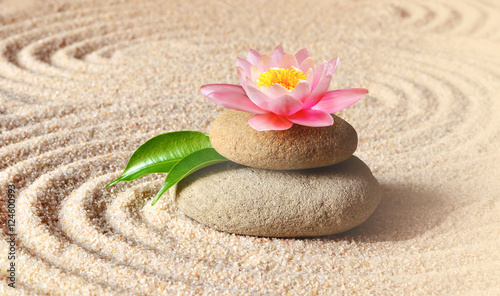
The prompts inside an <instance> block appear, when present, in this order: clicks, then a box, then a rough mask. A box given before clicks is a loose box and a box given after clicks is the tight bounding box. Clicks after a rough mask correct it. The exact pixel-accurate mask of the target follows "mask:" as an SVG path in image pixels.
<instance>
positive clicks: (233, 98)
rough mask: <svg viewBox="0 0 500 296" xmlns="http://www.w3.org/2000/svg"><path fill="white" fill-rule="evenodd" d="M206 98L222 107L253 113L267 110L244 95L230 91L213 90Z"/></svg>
mask: <svg viewBox="0 0 500 296" xmlns="http://www.w3.org/2000/svg"><path fill="white" fill-rule="evenodd" d="M207 99H209V100H210V101H212V102H214V103H216V104H217V105H221V106H223V107H226V108H229V109H233V110H238V111H244V112H249V113H255V114H262V113H266V112H267V111H265V110H262V109H261V108H259V107H257V105H255V104H254V103H253V102H252V101H250V99H249V98H248V97H247V96H246V95H242V94H238V93H232V92H217V91H216V92H213V93H210V94H209V95H208V96H207Z"/></svg>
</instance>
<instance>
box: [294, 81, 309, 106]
mask: <svg viewBox="0 0 500 296" xmlns="http://www.w3.org/2000/svg"><path fill="white" fill-rule="evenodd" d="M310 92H311V83H309V81H307V80H300V81H299V83H297V85H296V86H295V88H294V89H292V90H291V91H290V96H292V97H294V98H296V99H297V100H299V101H301V102H304V101H305V99H306V98H307V96H308V95H309V93H310Z"/></svg>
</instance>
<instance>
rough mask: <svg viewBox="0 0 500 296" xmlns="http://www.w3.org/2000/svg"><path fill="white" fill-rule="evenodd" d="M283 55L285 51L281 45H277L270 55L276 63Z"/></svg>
mask: <svg viewBox="0 0 500 296" xmlns="http://www.w3.org/2000/svg"><path fill="white" fill-rule="evenodd" d="M284 55H285V51H284V50H283V47H281V45H278V46H276V48H275V49H274V51H273V53H272V54H271V57H272V58H273V60H274V61H275V62H276V64H278V63H279V62H280V60H281V59H282V58H283V56H284Z"/></svg>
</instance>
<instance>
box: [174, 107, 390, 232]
mask: <svg viewBox="0 0 500 296" xmlns="http://www.w3.org/2000/svg"><path fill="white" fill-rule="evenodd" d="M251 116H252V114H249V113H245V112H239V111H234V110H228V111H226V112H224V113H223V114H222V115H221V116H219V118H217V119H216V120H215V122H214V123H213V124H212V126H211V129H210V141H211V143H212V146H213V147H214V148H215V150H217V152H219V153H220V154H221V155H223V156H224V157H226V158H227V159H229V160H231V161H232V162H228V163H222V164H219V165H216V166H212V167H208V168H205V169H203V170H200V171H198V172H196V173H194V174H193V175H191V176H189V177H187V178H186V179H184V180H183V181H181V182H180V183H179V184H178V186H177V189H176V201H177V205H178V207H179V208H180V210H181V211H182V212H183V213H184V214H185V215H187V216H189V217H191V218H193V219H195V220H197V221H198V222H201V223H203V224H205V225H207V226H210V227H213V228H215V229H218V230H221V231H226V232H230V233H236V234H244V235H254V236H268V237H311V236H323V235H331V234H336V233H340V232H344V231H346V230H348V229H351V228H353V227H355V226H358V225H359V224H361V223H363V222H364V221H365V220H366V219H368V217H369V216H370V215H371V214H372V213H373V211H374V210H375V208H376V207H377V205H378V204H379V202H380V188H379V184H378V182H377V180H376V179H375V177H374V176H373V175H372V173H371V171H370V169H369V168H368V166H366V164H364V163H363V161H361V160H360V159H359V158H357V157H356V156H353V153H354V151H356V148H357V143H358V138H357V133H356V130H354V128H353V127H352V126H351V125H350V124H349V123H347V122H346V121H344V120H343V119H341V118H339V117H337V116H335V115H332V116H333V119H334V124H333V125H332V126H329V127H307V126H301V125H297V124H294V125H293V126H292V127H291V128H290V129H288V130H285V131H257V130H255V129H253V128H252V127H250V125H249V124H248V119H249V118H250V117H251Z"/></svg>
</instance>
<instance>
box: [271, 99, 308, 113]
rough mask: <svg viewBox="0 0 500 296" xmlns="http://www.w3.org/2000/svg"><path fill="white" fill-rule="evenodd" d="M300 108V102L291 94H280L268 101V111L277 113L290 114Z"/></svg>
mask: <svg viewBox="0 0 500 296" xmlns="http://www.w3.org/2000/svg"><path fill="white" fill-rule="evenodd" d="M301 109H302V102H301V101H299V100H297V99H295V98H294V97H292V96H288V95H286V96H282V97H279V98H277V99H274V100H272V101H270V102H269V111H271V112H273V113H274V114H277V115H284V116H288V115H292V114H294V113H297V112H298V111H300V110H301Z"/></svg>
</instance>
